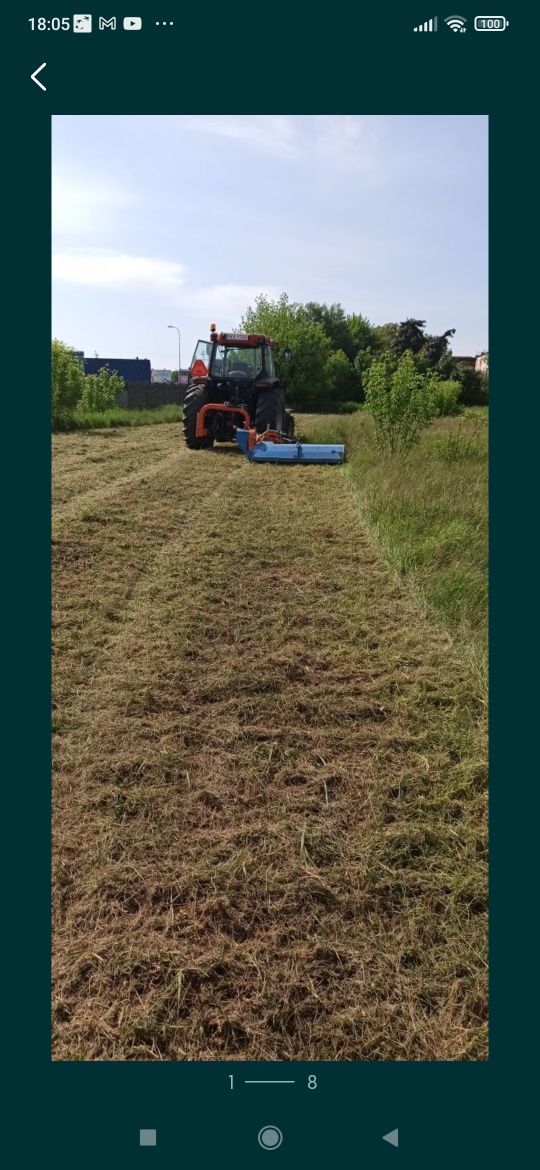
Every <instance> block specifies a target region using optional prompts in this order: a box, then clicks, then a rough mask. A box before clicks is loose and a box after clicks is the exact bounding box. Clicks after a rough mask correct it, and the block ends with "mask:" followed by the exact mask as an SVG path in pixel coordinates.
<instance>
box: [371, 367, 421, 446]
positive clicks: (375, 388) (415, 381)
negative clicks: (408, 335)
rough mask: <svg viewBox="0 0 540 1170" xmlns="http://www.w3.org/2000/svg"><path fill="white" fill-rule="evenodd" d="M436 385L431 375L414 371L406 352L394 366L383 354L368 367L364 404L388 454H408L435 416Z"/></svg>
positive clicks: (379, 440) (378, 437) (415, 369)
mask: <svg viewBox="0 0 540 1170" xmlns="http://www.w3.org/2000/svg"><path fill="white" fill-rule="evenodd" d="M436 384H437V382H436V378H435V377H434V375H433V374H431V373H429V374H422V373H420V372H419V371H418V370H417V368H416V365H415V362H414V358H413V355H412V353H410V352H409V351H406V352H405V353H404V354H403V356H402V357H401V358H400V360H399V362H398V363H397V364H395V361H394V360H393V359H392V357H391V355H389V354H384V355H383V356H382V357H381V358H378V359H377V360H376V361H374V362H373V364H372V365H371V368H370V369H369V371H368V373H367V376H366V403H367V406H368V410H370V411H371V414H372V415H373V419H374V422H375V429H376V434H377V439H378V442H379V444H380V446H382V447H385V448H386V449H387V450H388V451H389V452H390V454H394V452H396V451H408V450H409V448H410V447H412V446H413V445H414V443H416V441H417V439H418V436H419V433H420V431H421V430H422V429H423V428H424V427H426V426H427V425H428V423H429V422H431V420H432V419H433V418H434V417H435V413H436V407H435V400H434V386H435V385H436Z"/></svg>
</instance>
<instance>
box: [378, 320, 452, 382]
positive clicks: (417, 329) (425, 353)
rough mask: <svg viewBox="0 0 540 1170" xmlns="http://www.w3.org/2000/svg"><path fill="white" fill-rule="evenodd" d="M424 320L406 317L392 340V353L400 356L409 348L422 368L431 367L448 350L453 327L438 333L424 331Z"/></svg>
mask: <svg viewBox="0 0 540 1170" xmlns="http://www.w3.org/2000/svg"><path fill="white" fill-rule="evenodd" d="M425 324H426V322H425V321H420V320H418V319H417V318H415V317H408V318H407V320H406V321H401V323H400V324H399V325H398V328H397V332H396V334H395V337H394V340H393V342H392V349H393V351H394V353H396V354H397V355H398V357H401V355H402V354H404V353H407V351H408V350H410V352H411V353H414V354H415V355H416V356H417V357H418V360H419V363H420V367H421V368H422V369H424V370H428V369H432V368H433V367H434V366H436V365H437V362H438V361H440V359H441V358H442V357H443V355H444V354H445V353H446V352H447V350H448V339H449V338H450V337H453V336H454V333H455V332H456V331H455V329H447V330H446V333H441V334H440V336H439V335H435V334H431V333H426V332H425V329H424V326H425Z"/></svg>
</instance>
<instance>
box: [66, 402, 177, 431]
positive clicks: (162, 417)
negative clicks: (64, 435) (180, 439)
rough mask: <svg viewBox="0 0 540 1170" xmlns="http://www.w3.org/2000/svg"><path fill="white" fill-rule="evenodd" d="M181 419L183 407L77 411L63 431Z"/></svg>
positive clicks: (143, 425)
mask: <svg viewBox="0 0 540 1170" xmlns="http://www.w3.org/2000/svg"><path fill="white" fill-rule="evenodd" d="M181 418H182V407H181V406H158V407H156V408H155V409H154V410H125V409H124V408H122V407H120V406H115V407H112V408H111V409H110V410H77V411H76V412H75V414H74V416H73V418H72V419H70V420H69V422H67V423H66V425H65V427H63V428H62V429H63V430H68V431H94V430H105V429H108V428H109V427H147V426H156V425H157V424H158V423H171V422H180V420H181Z"/></svg>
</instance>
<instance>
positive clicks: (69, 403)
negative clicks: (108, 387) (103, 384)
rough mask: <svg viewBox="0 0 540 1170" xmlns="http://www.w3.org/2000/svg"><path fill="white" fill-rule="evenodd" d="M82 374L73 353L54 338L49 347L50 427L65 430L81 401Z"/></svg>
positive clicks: (79, 364)
mask: <svg viewBox="0 0 540 1170" xmlns="http://www.w3.org/2000/svg"><path fill="white" fill-rule="evenodd" d="M83 385H84V374H83V370H82V366H81V363H80V362H79V361H78V359H77V358H76V357H75V353H74V351H73V350H72V349H70V348H69V346H68V345H64V343H63V341H58V340H57V339H56V338H55V340H54V341H53V343H52V347H51V392H52V425H53V429H54V430H55V431H58V430H65V429H66V428H67V427H68V426H69V424H70V422H71V420H72V418H73V415H74V413H75V410H76V408H77V406H78V404H79V402H80V400H81V397H82V393H83Z"/></svg>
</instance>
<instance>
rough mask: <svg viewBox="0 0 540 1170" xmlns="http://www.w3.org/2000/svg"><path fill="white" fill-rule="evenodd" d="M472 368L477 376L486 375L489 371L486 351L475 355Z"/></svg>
mask: <svg viewBox="0 0 540 1170" xmlns="http://www.w3.org/2000/svg"><path fill="white" fill-rule="evenodd" d="M474 368H475V370H476V371H477V373H479V374H487V372H488V370H489V354H488V351H487V349H483V350H482V353H478V354H477V355H476V358H475V362H474Z"/></svg>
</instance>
